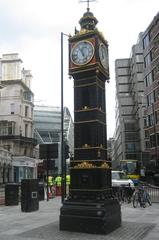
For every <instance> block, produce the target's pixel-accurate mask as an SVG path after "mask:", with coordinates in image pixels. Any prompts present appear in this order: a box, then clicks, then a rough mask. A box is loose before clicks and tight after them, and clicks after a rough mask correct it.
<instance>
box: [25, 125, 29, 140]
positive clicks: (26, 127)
mask: <svg viewBox="0 0 159 240" xmlns="http://www.w3.org/2000/svg"><path fill="white" fill-rule="evenodd" d="M27 136H28V124H25V137H27Z"/></svg>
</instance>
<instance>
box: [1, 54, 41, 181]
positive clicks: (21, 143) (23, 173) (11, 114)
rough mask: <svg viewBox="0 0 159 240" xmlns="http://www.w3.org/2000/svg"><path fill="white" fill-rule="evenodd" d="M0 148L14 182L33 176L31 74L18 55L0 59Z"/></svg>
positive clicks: (9, 55)
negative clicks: (8, 156)
mask: <svg viewBox="0 0 159 240" xmlns="http://www.w3.org/2000/svg"><path fill="white" fill-rule="evenodd" d="M0 69H1V71H0V72H1V78H0V83H1V86H3V87H1V89H0V109H1V111H0V145H1V146H2V147H3V148H5V149H7V150H8V151H9V152H10V153H11V154H12V166H13V170H14V174H13V181H15V182H19V181H21V179H23V178H34V177H36V159H35V155H34V147H35V146H36V140H35V139H34V138H33V107H34V104H33V100H34V94H33V92H32V91H31V88H30V84H31V80H32V75H31V72H30V71H29V70H25V69H24V68H22V60H21V59H20V58H19V56H18V54H17V53H13V54H3V55H2V58H1V59H0Z"/></svg>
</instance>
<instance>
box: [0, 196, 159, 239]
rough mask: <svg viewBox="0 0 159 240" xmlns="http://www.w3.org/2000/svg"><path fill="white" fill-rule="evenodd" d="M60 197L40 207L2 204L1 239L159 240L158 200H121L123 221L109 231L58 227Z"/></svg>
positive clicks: (0, 218)
mask: <svg viewBox="0 0 159 240" xmlns="http://www.w3.org/2000/svg"><path fill="white" fill-rule="evenodd" d="M60 207H61V198H60V197H55V198H54V199H50V200H49V201H46V200H44V201H40V203H39V210H38V211H33V212H22V211H21V205H20V204H19V205H18V206H0V240H140V239H145V240H159V203H153V204H152V206H147V207H146V208H140V207H138V208H133V206H132V204H131V203H130V204H126V203H124V204H122V205H121V212H122V225H121V227H119V228H118V229H116V230H115V231H113V232H111V233H110V234H108V235H96V234H86V233H77V232H68V231H59V214H60Z"/></svg>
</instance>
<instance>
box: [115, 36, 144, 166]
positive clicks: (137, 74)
mask: <svg viewBox="0 0 159 240" xmlns="http://www.w3.org/2000/svg"><path fill="white" fill-rule="evenodd" d="M115 72H116V129H115V134H114V139H115V140H114V147H113V153H112V155H113V157H112V160H113V166H114V167H116V168H119V166H120V160H124V159H131V160H138V161H139V162H140V165H143V164H144V162H145V161H147V159H148V156H149V152H148V151H147V149H145V131H144V125H145V117H144V110H145V97H144V80H143V46H142V33H141V34H139V38H138V42H137V44H135V45H134V46H133V47H132V51H131V56H130V58H127V59H118V60H116V62H115Z"/></svg>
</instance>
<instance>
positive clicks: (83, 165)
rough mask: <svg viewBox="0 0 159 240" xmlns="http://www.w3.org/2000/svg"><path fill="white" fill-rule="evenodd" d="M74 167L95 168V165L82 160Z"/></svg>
mask: <svg viewBox="0 0 159 240" xmlns="http://www.w3.org/2000/svg"><path fill="white" fill-rule="evenodd" d="M74 168H96V166H95V165H94V164H92V163H88V162H82V163H79V164H77V165H76V166H74Z"/></svg>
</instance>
